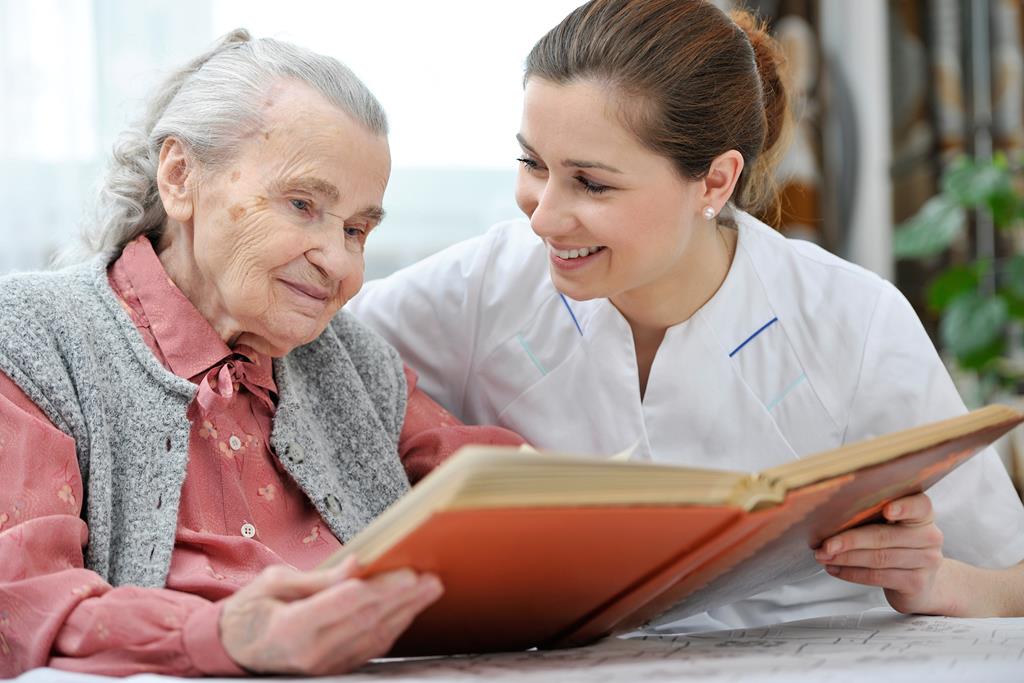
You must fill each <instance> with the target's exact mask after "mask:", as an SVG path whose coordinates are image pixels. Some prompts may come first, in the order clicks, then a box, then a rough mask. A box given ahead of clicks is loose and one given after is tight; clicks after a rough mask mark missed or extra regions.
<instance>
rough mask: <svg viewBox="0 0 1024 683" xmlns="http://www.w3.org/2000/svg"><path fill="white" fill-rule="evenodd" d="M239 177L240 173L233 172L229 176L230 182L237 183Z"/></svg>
mask: <svg viewBox="0 0 1024 683" xmlns="http://www.w3.org/2000/svg"><path fill="white" fill-rule="evenodd" d="M241 177H242V172H241V171H235V172H234V173H232V174H231V182H233V183H237V182H238V179H239V178H241Z"/></svg>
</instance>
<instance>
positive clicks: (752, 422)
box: [349, 212, 1024, 630]
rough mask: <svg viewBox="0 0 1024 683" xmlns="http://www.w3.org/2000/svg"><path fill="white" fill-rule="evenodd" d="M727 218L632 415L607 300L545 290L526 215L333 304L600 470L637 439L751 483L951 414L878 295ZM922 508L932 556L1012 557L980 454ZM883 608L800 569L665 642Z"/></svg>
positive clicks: (618, 326)
mask: <svg viewBox="0 0 1024 683" xmlns="http://www.w3.org/2000/svg"><path fill="white" fill-rule="evenodd" d="M736 223H737V228H738V231H739V234H738V241H737V248H736V253H735V257H734V259H733V263H732V265H731V267H730V270H729V272H728V275H727V276H726V279H725V281H724V283H723V284H722V286H721V288H720V289H719V290H718V292H717V293H716V294H715V295H714V296H713V297H712V298H711V300H710V301H708V302H707V303H706V304H705V305H704V306H703V307H702V308H701V309H700V310H698V311H697V312H696V313H695V314H694V315H693V316H692V317H691V318H690V319H689V320H687V321H685V322H683V323H680V324H678V325H675V326H674V327H671V328H670V329H669V330H668V331H667V332H666V334H665V338H664V341H663V342H662V344H661V347H660V348H659V349H658V352H657V355H656V357H655V359H654V364H653V366H652V368H651V373H650V378H649V380H648V384H647V391H646V394H645V396H644V398H643V400H642V401H641V399H640V391H639V380H638V375H637V366H636V356H635V352H634V347H633V337H632V333H631V331H630V327H629V325H628V324H627V322H626V320H625V319H624V318H623V317H622V315H621V314H620V313H619V312H618V310H617V309H616V308H615V307H614V306H613V305H612V304H611V302H610V301H608V300H607V299H596V300H591V301H574V300H572V299H569V298H568V297H563V296H561V295H560V294H559V293H558V291H556V290H555V288H554V286H553V285H552V283H551V279H550V278H549V276H548V257H547V251H546V247H545V246H544V244H543V243H542V242H541V240H540V239H539V238H538V237H537V236H536V235H534V233H533V232H532V231H531V229H530V227H529V224H528V223H527V222H525V221H511V222H507V223H502V224H499V225H497V226H495V227H494V228H492V229H491V230H489V231H488V232H487V233H486V234H485V235H483V236H481V237H479V238H476V239H472V240H469V241H467V242H464V243H461V244H457V245H455V246H453V247H451V248H449V249H446V250H445V251H442V252H440V253H438V254H436V255H434V256H432V257H430V258H427V259H426V260H424V261H422V262H420V263H417V264H415V265H413V266H411V267H409V268H406V269H404V270H402V271H399V272H398V273H396V274H394V275H392V276H390V277H388V278H386V279H384V280H380V281H376V282H371V283H368V284H367V285H366V287H365V288H364V290H363V292H362V293H360V294H359V296H357V297H356V298H355V299H354V300H353V301H352V302H351V303H350V304H349V310H352V311H353V312H354V313H355V314H356V315H357V316H358V317H360V318H361V319H362V320H363V321H364V322H365V323H367V324H368V325H369V326H370V327H372V328H374V329H376V330H377V331H378V332H380V333H381V334H382V335H383V336H384V337H385V338H386V339H387V340H388V341H390V342H391V343H392V344H393V345H395V346H396V347H397V348H398V350H399V352H400V353H401V354H402V356H403V358H404V359H405V361H406V362H407V363H409V364H410V365H411V366H412V367H413V368H414V369H415V370H416V371H417V372H418V373H419V375H420V382H421V384H420V386H421V387H422V388H423V389H424V390H425V391H426V392H427V393H428V394H430V395H431V396H433V397H434V398H435V399H436V400H437V401H439V402H440V403H441V404H442V405H444V406H445V407H447V408H448V409H449V410H450V411H451V412H452V413H454V414H455V415H456V416H457V417H459V418H461V419H462V420H464V421H466V422H468V423H474V424H497V425H500V426H503V427H507V428H509V429H512V430H515V431H517V432H519V433H520V434H522V435H523V436H524V437H525V438H526V439H527V440H528V441H530V442H531V443H532V444H534V445H535V446H537V447H539V448H550V449H558V450H565V451H575V452H583V453H590V454H594V455H601V456H604V455H608V454H611V453H616V452H619V451H622V450H624V449H626V448H628V447H630V446H631V445H633V444H635V443H638V444H639V445H638V447H637V448H636V451H635V455H634V457H640V458H649V459H651V460H654V461H656V462H663V463H676V464H679V465H691V466H698V467H705V468H720V469H727V470H736V471H758V470H762V469H765V468H768V467H772V466H774V465H778V464H781V463H784V462H788V461H791V460H793V459H794V458H799V457H801V456H806V455H810V454H813V453H816V452H819V451H823V450H826V449H831V448H835V447H837V446H840V445H842V444H845V443H850V442H853V441H858V440H861V439H865V438H868V437H872V436H876V435H880V434H884V433H886V432H891V431H894V430H899V429H905V428H908V427H911V426H916V425H920V424H922V423H925V422H930V421H933V420H939V419H942V418H946V417H950V416H953V415H958V414H961V413H963V412H964V410H965V408H964V404H963V402H962V400H961V398H960V396H959V395H958V393H957V391H956V389H955V388H954V386H953V383H952V381H951V379H950V377H949V374H948V373H947V371H946V368H945V367H944V366H943V364H942V362H941V360H940V359H939V356H938V354H937V353H936V351H935V348H934V346H933V345H932V343H931V341H930V339H929V338H928V336H927V334H926V333H925V331H924V329H923V328H922V326H921V323H920V321H919V320H918V318H917V316H916V314H915V313H914V311H913V309H912V308H911V307H910V305H909V304H908V303H907V301H906V299H905V298H904V297H903V295H902V294H900V292H899V291H898V290H897V289H896V288H895V287H893V286H892V285H891V284H890V283H888V282H886V281H885V280H883V279H881V278H879V277H878V276H876V275H874V274H873V273H871V272H868V271H866V270H864V269H862V268H860V267H858V266H855V265H853V264H851V263H848V262H846V261H843V260H842V259H840V258H838V257H836V256H833V255H832V254H829V253H828V252H826V251H824V250H822V249H820V248H819V247H817V246H814V245H812V244H810V243H807V242H802V241H798V240H788V239H786V238H784V237H782V236H781V235H779V234H778V233H776V232H775V231H773V230H772V229H771V228H769V227H768V226H766V225H764V224H763V223H761V222H759V221H757V220H756V219H754V218H752V217H751V216H749V215H747V214H745V213H742V212H737V217H736ZM929 495H930V496H931V498H932V501H933V503H934V505H935V509H936V518H937V523H938V525H939V527H940V528H941V529H942V531H943V532H944V534H945V538H946V543H945V548H944V552H945V554H946V555H947V556H949V557H953V558H956V559H961V560H964V561H967V562H971V563H973V564H976V565H980V566H1009V565H1012V564H1015V563H1017V562H1019V561H1020V560H1021V559H1022V558H1024V507H1022V505H1021V501H1020V499H1019V498H1018V497H1017V495H1016V492H1015V491H1014V489H1013V487H1012V484H1011V482H1010V480H1009V477H1008V475H1007V473H1006V471H1005V468H1004V467H1003V466H1002V463H1001V462H999V460H998V456H997V455H996V454H995V453H994V452H993V451H992V450H991V449H989V450H988V451H986V452H985V453H983V454H980V455H979V456H976V457H975V458H973V459H971V460H970V461H969V462H967V463H966V464H964V465H963V466H961V467H960V468H959V469H958V470H957V471H955V472H954V473H953V474H951V475H950V476H948V477H946V479H944V480H943V481H942V482H940V483H939V484H937V485H936V486H935V487H933V488H932V489H931V490H930V491H929ZM808 552H810V551H808ZM884 604H885V599H884V596H883V595H882V592H881V590H879V589H876V588H870V587H865V586H859V585H856V584H852V583H848V582H844V581H840V580H839V579H835V578H833V577H831V576H829V575H828V574H826V573H825V572H823V571H817V572H816V573H815V574H813V575H811V576H807V577H797V580H794V582H793V583H791V584H789V585H786V586H783V587H781V588H778V589H773V590H770V591H767V592H764V593H761V594H760V595H757V596H755V597H753V598H750V599H748V600H743V601H741V602H738V603H734V604H732V605H729V606H728V607H724V608H720V609H715V610H712V612H710V613H709V615H703V617H701V618H699V619H697V618H693V619H691V620H689V621H687V622H686V623H685V624H684V625H682V627H681V629H682V630H693V629H697V628H708V627H723V626H728V627H742V626H755V625H761V624H765V623H773V622H778V621H783V620H791V619H801V618H807V617H813V616H821V615H825V614H835V613H849V612H856V611H860V610H863V609H867V608H869V607H873V606H878V605H884Z"/></svg>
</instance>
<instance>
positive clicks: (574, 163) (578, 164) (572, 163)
mask: <svg viewBox="0 0 1024 683" xmlns="http://www.w3.org/2000/svg"><path fill="white" fill-rule="evenodd" d="M516 140H518V141H519V144H520V145H522V147H523V149H525V150H526V151H527V152H529V153H530V154H532V155H534V156H537V157H539V156H540V154H538V153H537V150H535V149H534V148H533V147H530V144H529V143H528V142H526V139H525V138H524V137H523V136H522V134H521V133H516ZM562 166H566V167H571V168H599V169H601V170H604V171H609V172H611V173H622V171H620V170H619V169H617V168H615V167H614V166H609V165H608V164H602V163H601V162H600V161H583V160H582V159H563V160H562Z"/></svg>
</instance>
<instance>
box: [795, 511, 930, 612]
mask: <svg viewBox="0 0 1024 683" xmlns="http://www.w3.org/2000/svg"><path fill="white" fill-rule="evenodd" d="M882 515H883V516H884V517H885V519H886V521H888V522H889V523H888V524H869V525H867V526H862V527H858V528H856V529H850V530H848V531H844V532H842V533H840V534H836V535H835V536H832V537H831V538H829V539H826V540H825V541H824V542H823V543H822V544H821V546H820V547H819V548H818V549H817V550H816V551H815V553H814V558H815V559H816V560H817V561H818V562H820V563H821V564H823V565H824V566H825V571H827V572H828V573H829V574H831V575H832V576H835V577H838V578H840V579H844V580H846V581H852V582H853V583H860V584H864V585H867V586H881V587H882V588H884V589H885V597H886V599H887V600H888V601H889V604H890V605H892V608H893V609H895V610H897V611H898V612H903V613H904V614H909V613H912V612H914V613H920V614H941V613H944V612H945V611H947V607H946V606H945V605H944V604H943V601H944V600H945V598H943V597H942V596H939V595H938V593H939V592H941V591H938V590H936V577H937V575H938V573H939V570H940V567H942V565H943V556H942V532H941V531H940V530H939V527H937V526H936V525H935V521H934V515H933V513H932V503H931V500H930V499H929V498H928V496H926V495H925V494H923V493H920V494H917V495H913V496H907V497H905V498H900V499H898V500H894V501H893V502H891V503H889V504H888V505H886V506H885V508H884V509H883V511H882Z"/></svg>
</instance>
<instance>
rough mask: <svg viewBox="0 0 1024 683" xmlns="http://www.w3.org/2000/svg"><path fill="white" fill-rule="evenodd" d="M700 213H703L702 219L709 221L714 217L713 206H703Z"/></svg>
mask: <svg viewBox="0 0 1024 683" xmlns="http://www.w3.org/2000/svg"><path fill="white" fill-rule="evenodd" d="M702 213H703V214H704V220H708V221H710V220H711V219H713V218H714V217H715V209H714V207H711V206H705V207H704V211H702Z"/></svg>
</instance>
